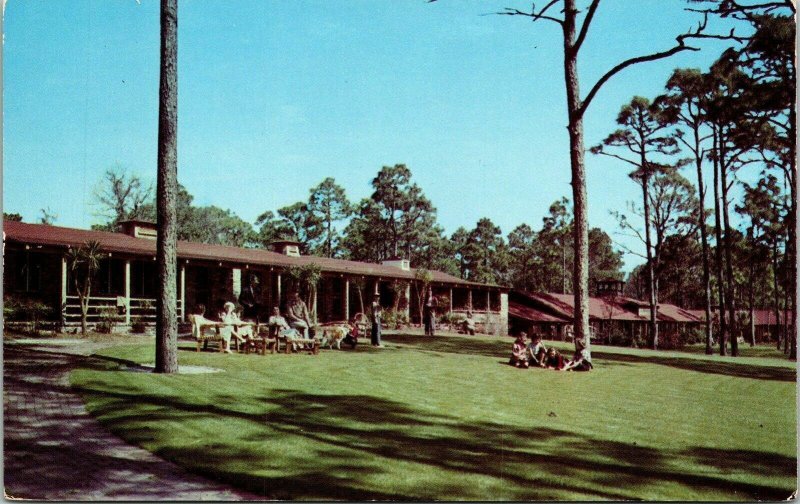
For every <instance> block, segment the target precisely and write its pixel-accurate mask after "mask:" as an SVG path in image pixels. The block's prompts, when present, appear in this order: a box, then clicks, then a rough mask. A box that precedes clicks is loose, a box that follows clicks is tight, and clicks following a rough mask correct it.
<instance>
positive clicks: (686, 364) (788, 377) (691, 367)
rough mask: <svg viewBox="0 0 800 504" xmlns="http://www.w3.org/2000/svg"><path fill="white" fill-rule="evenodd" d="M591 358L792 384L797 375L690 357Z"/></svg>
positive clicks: (600, 353)
mask: <svg viewBox="0 0 800 504" xmlns="http://www.w3.org/2000/svg"><path fill="white" fill-rule="evenodd" d="M592 357H593V358H595V359H596V360H598V361H609V362H629V363H634V364H658V365H661V366H669V367H673V368H677V369H685V370H688V371H697V372H699V373H709V374H717V375H724V376H735V377H738V378H754V379H757V380H772V381H786V382H794V381H796V380H797V373H796V371H795V370H794V369H793V368H788V367H780V366H759V365H754V364H748V363H738V362H718V361H712V360H706V359H695V358H691V357H671V356H670V357H667V356H663V357H662V356H659V355H631V354H618V353H611V352H604V351H602V350H592Z"/></svg>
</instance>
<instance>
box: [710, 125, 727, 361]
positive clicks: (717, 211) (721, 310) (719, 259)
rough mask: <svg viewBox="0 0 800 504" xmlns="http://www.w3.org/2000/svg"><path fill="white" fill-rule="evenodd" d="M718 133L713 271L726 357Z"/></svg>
mask: <svg viewBox="0 0 800 504" xmlns="http://www.w3.org/2000/svg"><path fill="white" fill-rule="evenodd" d="M717 144H718V132H717V129H716V128H714V153H715V154H714V158H713V165H714V233H715V237H716V241H717V246H716V248H715V254H714V255H715V260H716V261H715V262H716V264H715V269H716V274H717V299H718V300H719V311H718V313H719V354H720V355H726V354H727V351H726V348H725V346H726V345H725V343H726V342H725V340H726V339H727V337H728V324H727V320H726V312H725V307H726V305H725V301H726V300H725V276H724V275H723V273H722V222H721V219H720V208H719V170H720V166H719V150H718V149H717Z"/></svg>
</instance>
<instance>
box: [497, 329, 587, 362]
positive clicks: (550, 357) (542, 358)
mask: <svg viewBox="0 0 800 504" xmlns="http://www.w3.org/2000/svg"><path fill="white" fill-rule="evenodd" d="M527 336H528V335H527V333H525V331H522V332H520V333H519V335H517V339H516V340H515V341H514V344H513V345H512V347H511V359H510V360H509V361H508V363H509V364H511V365H512V366H515V367H518V368H522V369H527V368H529V367H531V366H533V367H540V368H545V369H555V370H556V371H589V370H590V369H592V356H591V354H590V353H589V351H588V350H586V347H585V345H584V344H583V341H582V340H575V354H574V355H573V356H572V359H571V360H566V359H564V357H563V356H562V355H561V354H560V353H559V352H558V350H556V349H555V348H553V347H550V348H547V347H545V346H544V343H542V337H541V336H540V335H538V334H531V335H530V342H529V343H527V344H526V342H525V339H526V337H527Z"/></svg>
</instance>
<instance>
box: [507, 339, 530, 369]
mask: <svg viewBox="0 0 800 504" xmlns="http://www.w3.org/2000/svg"><path fill="white" fill-rule="evenodd" d="M525 336H526V334H525V332H521V333H519V335H518V336H517V339H516V340H514V344H513V345H512V346H511V359H509V361H508V363H509V364H511V365H512V366H516V367H518V368H527V367H528V355H527V353H526V352H525Z"/></svg>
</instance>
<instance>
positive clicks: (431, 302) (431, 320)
mask: <svg viewBox="0 0 800 504" xmlns="http://www.w3.org/2000/svg"><path fill="white" fill-rule="evenodd" d="M422 318H423V319H424V320H423V323H424V324H425V335H426V336H435V335H436V334H435V332H436V298H435V297H433V289H431V288H430V287H428V295H427V296H426V298H425V306H424V307H423V310H422Z"/></svg>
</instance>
